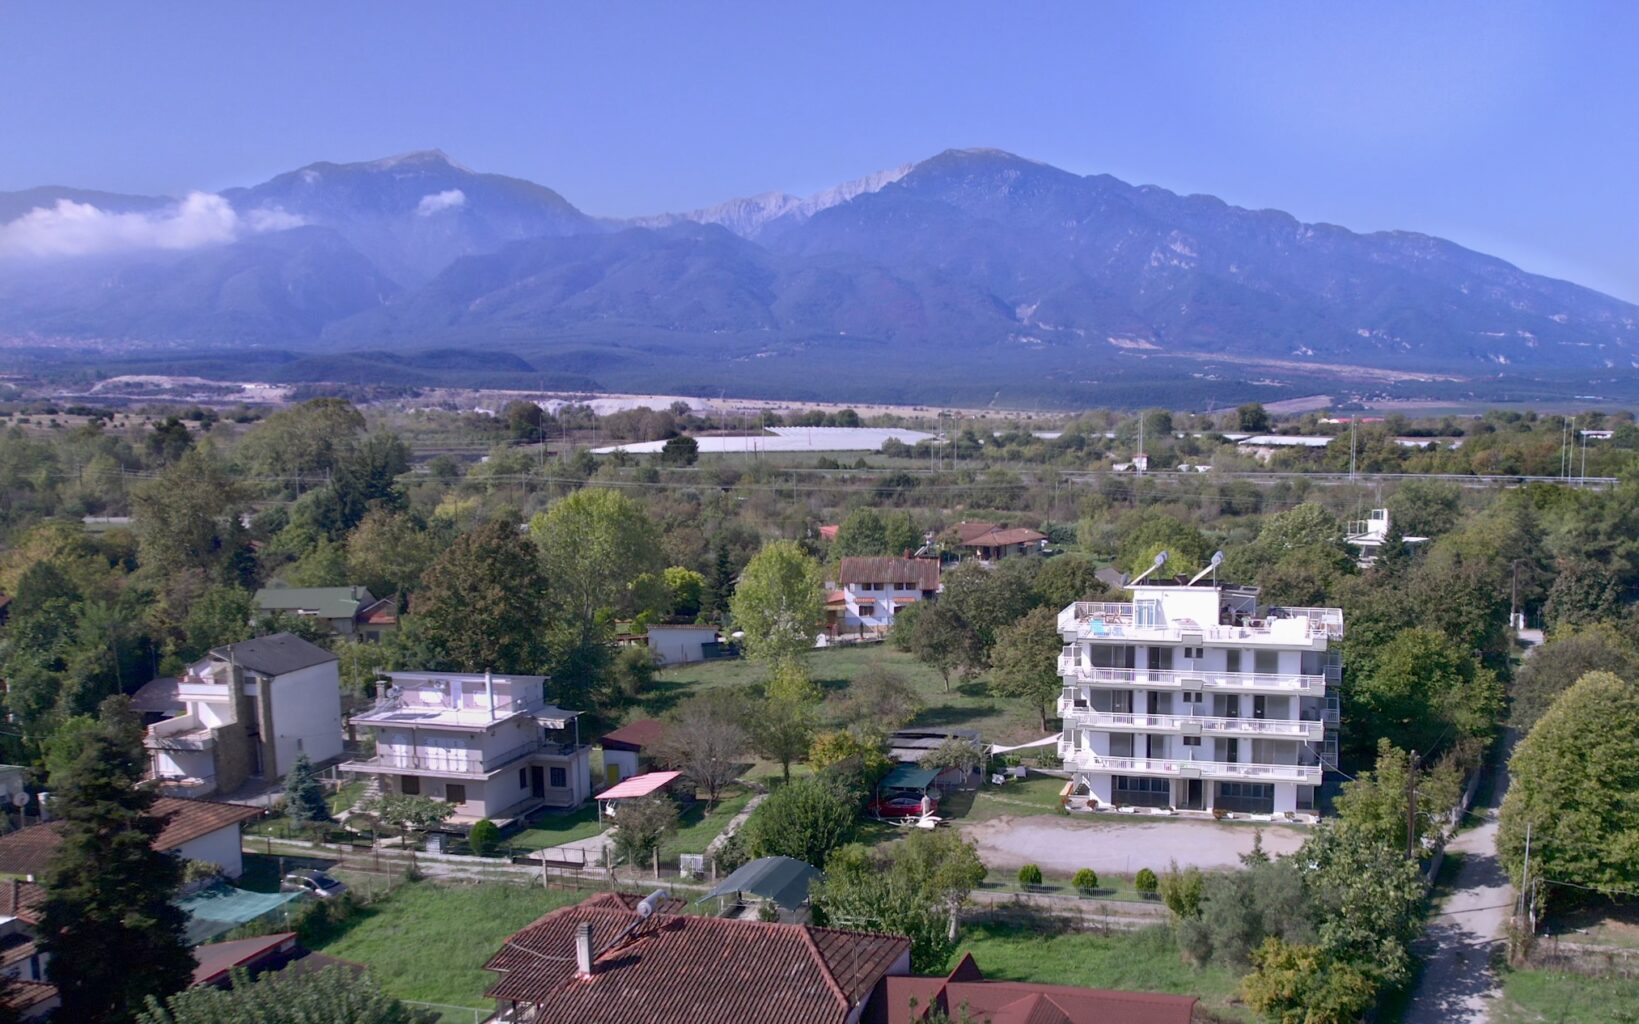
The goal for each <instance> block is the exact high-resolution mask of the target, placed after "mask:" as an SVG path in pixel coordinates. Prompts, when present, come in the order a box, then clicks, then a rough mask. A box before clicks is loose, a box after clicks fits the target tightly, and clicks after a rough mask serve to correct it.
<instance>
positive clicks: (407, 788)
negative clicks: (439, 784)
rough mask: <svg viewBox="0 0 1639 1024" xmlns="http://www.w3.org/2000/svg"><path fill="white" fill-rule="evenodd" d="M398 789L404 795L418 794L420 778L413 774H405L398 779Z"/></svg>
mask: <svg viewBox="0 0 1639 1024" xmlns="http://www.w3.org/2000/svg"><path fill="white" fill-rule="evenodd" d="M398 791H399V792H400V793H403V794H404V795H405V796H420V795H421V780H420V779H419V778H417V777H416V776H414V775H406V776H404V777H403V778H401V779H399V780H398Z"/></svg>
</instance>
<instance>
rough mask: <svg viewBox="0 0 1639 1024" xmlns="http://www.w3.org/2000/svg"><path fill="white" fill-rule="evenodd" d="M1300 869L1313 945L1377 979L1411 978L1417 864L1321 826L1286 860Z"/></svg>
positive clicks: (1417, 927) (1418, 895)
mask: <svg viewBox="0 0 1639 1024" xmlns="http://www.w3.org/2000/svg"><path fill="white" fill-rule="evenodd" d="M1291 861H1292V863H1294V864H1296V865H1297V866H1298V867H1299V869H1300V870H1301V871H1302V872H1303V883H1304V888H1305V891H1306V892H1307V893H1308V894H1309V900H1310V919H1311V920H1312V921H1313V922H1314V927H1315V933H1316V936H1317V944H1318V945H1319V946H1320V948H1321V949H1322V950H1323V951H1325V953H1326V955H1327V956H1328V958H1330V959H1331V960H1333V961H1335V962H1339V963H1346V964H1353V965H1355V966H1356V967H1358V968H1360V969H1361V970H1362V971H1365V972H1367V973H1368V974H1369V975H1370V976H1371V977H1372V978H1373V979H1374V980H1375V981H1376V982H1377V983H1378V984H1380V985H1382V986H1384V987H1387V988H1398V987H1400V986H1403V985H1405V984H1406V983H1407V982H1408V981H1410V980H1411V976H1412V970H1413V967H1414V966H1415V963H1416V961H1415V960H1414V958H1413V957H1412V955H1411V942H1412V940H1413V939H1415V938H1416V937H1417V935H1418V933H1419V932H1420V931H1421V930H1422V924H1423V922H1422V908H1423V898H1424V895H1425V889H1424V888H1423V877H1422V874H1421V872H1420V871H1419V869H1418V866H1417V862H1416V861H1414V860H1409V859H1407V857H1406V855H1405V851H1404V850H1403V849H1398V848H1395V847H1393V846H1388V845H1384V844H1383V843H1381V842H1379V841H1377V840H1376V839H1375V838H1373V837H1371V836H1370V835H1368V834H1366V833H1364V832H1355V831H1349V830H1346V829H1342V828H1338V827H1335V826H1334V825H1331V824H1322V825H1320V826H1319V827H1317V828H1316V829H1315V831H1314V832H1312V833H1311V834H1310V836H1309V838H1308V839H1307V840H1305V841H1304V844H1303V846H1302V847H1301V848H1300V849H1299V850H1298V852H1297V853H1296V854H1294V855H1293V856H1292V858H1291Z"/></svg>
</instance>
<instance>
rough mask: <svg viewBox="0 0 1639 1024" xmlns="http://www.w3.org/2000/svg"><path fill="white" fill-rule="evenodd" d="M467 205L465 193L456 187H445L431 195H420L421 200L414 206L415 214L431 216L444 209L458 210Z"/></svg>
mask: <svg viewBox="0 0 1639 1024" xmlns="http://www.w3.org/2000/svg"><path fill="white" fill-rule="evenodd" d="M465 205H467V194H466V193H465V192H463V191H461V190H460V189H458V188H451V189H445V190H444V191H442V192H434V193H433V194H431V195H426V196H422V197H421V202H420V203H419V204H417V206H416V208H415V212H416V216H418V217H431V216H432V215H433V214H435V213H443V212H444V211H445V210H459V209H460V208H461V207H463V206H465Z"/></svg>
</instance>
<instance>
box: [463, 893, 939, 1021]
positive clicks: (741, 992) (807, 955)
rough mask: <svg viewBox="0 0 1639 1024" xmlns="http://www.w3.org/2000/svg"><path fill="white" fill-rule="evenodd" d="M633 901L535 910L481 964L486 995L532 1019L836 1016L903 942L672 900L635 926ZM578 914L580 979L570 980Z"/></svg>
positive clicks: (871, 983)
mask: <svg viewBox="0 0 1639 1024" xmlns="http://www.w3.org/2000/svg"><path fill="white" fill-rule="evenodd" d="M636 903H637V897H635V896H631V895H627V894H618V893H602V894H599V895H598V896H593V897H591V898H590V899H587V900H585V901H583V902H582V903H580V904H578V905H576V906H573V907H564V908H562V909H560V910H555V911H553V912H552V913H550V914H547V915H546V916H545V917H542V918H541V919H540V920H538V921H536V922H535V923H534V924H532V925H530V926H529V927H527V928H525V929H524V930H523V931H521V932H518V933H517V934H516V935H514V936H512V937H511V938H510V939H508V940H507V942H506V945H505V946H503V947H502V948H501V950H500V952H498V953H496V954H495V955H494V956H493V957H491V958H490V960H489V962H488V963H487V964H485V965H484V967H485V969H486V970H491V971H495V972H496V973H498V974H499V975H500V978H499V979H498V980H497V981H496V982H495V984H493V985H491V986H490V988H489V991H488V992H487V993H486V995H488V996H489V997H491V998H494V999H501V1000H508V1001H516V1002H519V1003H524V1004H528V1005H531V1006H535V1007H538V1008H539V1009H538V1011H537V1012H538V1016H536V1017H535V1018H534V1020H535V1021H537V1022H538V1024H582V1022H585V1021H597V1022H598V1024H670V1022H674V1021H675V1022H685V1021H687V1022H691V1024H692V1022H695V1021H699V1022H702V1024H703V1022H706V1021H710V1022H711V1024H831V1022H835V1024H843V1022H844V1021H846V1020H848V1018H849V1016H850V1014H851V1012H852V1011H853V1009H854V1007H856V1006H857V1005H858V1004H859V1003H860V1002H861V1001H863V1000H864V999H867V998H868V997H869V995H870V993H871V991H872V990H873V988H874V987H875V986H876V984H877V982H878V981H880V980H881V978H882V977H883V976H884V975H885V974H886V973H887V972H888V971H889V970H891V969H892V968H893V967H894V965H895V964H896V963H897V962H899V961H900V960H901V959H902V958H903V957H905V956H906V954H907V953H908V952H909V950H910V943H909V940H907V939H904V938H902V937H900V936H897V935H876V934H870V933H865V932H846V931H838V930H836V929H833V928H814V927H810V926H808V925H796V924H768V923H765V922H761V921H728V920H724V919H722V918H715V917H686V916H682V915H678V914H675V913H672V911H674V910H676V909H680V908H679V905H678V903H677V901H671V902H670V905H669V906H667V907H664V908H663V909H662V911H661V912H660V913H657V914H655V915H654V916H653V917H652V918H650V919H649V920H648V921H645V922H642V923H641V924H639V919H638V916H637V914H636V913H635V912H634V910H633V908H634V907H635V906H636ZM582 922H588V923H590V924H591V925H592V942H593V949H594V953H595V959H594V963H593V966H594V970H593V972H592V976H591V977H590V978H579V977H577V976H576V969H575V928H576V926H577V925H578V924H580V923H582ZM634 924H637V925H638V927H636V928H635V929H633V930H632V931H631V933H630V934H629V935H626V937H625V938H624V939H621V940H620V941H619V942H618V943H617V942H616V939H617V938H618V937H620V936H622V935H623V934H625V933H626V930H627V928H629V927H631V926H632V925H634Z"/></svg>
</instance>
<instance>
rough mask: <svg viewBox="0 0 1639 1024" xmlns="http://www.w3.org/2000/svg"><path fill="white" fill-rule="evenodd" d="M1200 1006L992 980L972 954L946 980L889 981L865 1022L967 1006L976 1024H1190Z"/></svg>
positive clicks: (1147, 995) (892, 1022)
mask: <svg viewBox="0 0 1639 1024" xmlns="http://www.w3.org/2000/svg"><path fill="white" fill-rule="evenodd" d="M912 1000H914V1001H915V1004H916V1008H915V1009H912V1007H911V1003H912ZM1195 1004H1196V999H1195V997H1194V996H1173V995H1162V994H1160V993H1155V992H1118V991H1114V990H1111V989H1097V988H1075V987H1073V986H1070V985H1037V984H1033V983H1030V982H1022V981H987V980H985V978H984V976H983V975H982V974H980V972H979V967H978V965H977V964H975V963H974V962H973V956H972V954H968V955H966V956H964V957H962V960H961V962H960V963H958V964H957V965H956V968H955V970H953V971H951V972H950V974H949V975H948V976H947V977H944V978H925V977H921V978H918V977H898V978H884V979H883V980H882V984H881V985H879V986H878V987H877V991H876V994H875V996H874V997H873V998H872V1000H871V1005H870V1009H869V1012H868V1013H867V1014H866V1017H865V1019H866V1021H867V1022H868V1024H915V1022H917V1021H921V1020H926V1019H927V1016H928V1014H930V1013H932V1012H933V1011H934V1009H935V1008H939V1009H943V1010H945V1011H946V1012H950V1011H952V1010H954V1009H955V1008H957V1007H966V1008H967V1012H968V1014H969V1017H970V1018H971V1019H972V1020H973V1021H975V1022H976V1024H1190V1020H1191V1018H1192V1017H1193V1016H1194V1014H1195Z"/></svg>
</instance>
